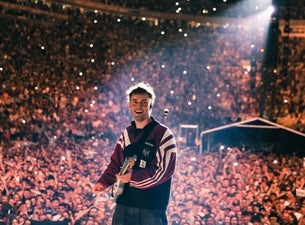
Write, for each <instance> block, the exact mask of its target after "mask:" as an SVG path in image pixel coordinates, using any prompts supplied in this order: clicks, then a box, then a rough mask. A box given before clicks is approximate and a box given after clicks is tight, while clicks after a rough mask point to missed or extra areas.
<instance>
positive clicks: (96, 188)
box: [93, 183, 107, 194]
mask: <svg viewBox="0 0 305 225" xmlns="http://www.w3.org/2000/svg"><path fill="white" fill-rule="evenodd" d="M106 188H107V187H106V186H104V185H102V184H101V183H96V184H95V185H94V187H93V192H94V193H96V194H97V193H100V192H102V191H104V190H106Z"/></svg>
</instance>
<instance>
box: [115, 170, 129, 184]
mask: <svg viewBox="0 0 305 225" xmlns="http://www.w3.org/2000/svg"><path fill="white" fill-rule="evenodd" d="M131 174H132V170H129V171H128V172H127V173H125V174H124V175H120V174H117V175H116V179H118V180H120V181H121V182H122V183H129V182H130V179H131Z"/></svg>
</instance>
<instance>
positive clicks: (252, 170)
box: [0, 141, 305, 225]
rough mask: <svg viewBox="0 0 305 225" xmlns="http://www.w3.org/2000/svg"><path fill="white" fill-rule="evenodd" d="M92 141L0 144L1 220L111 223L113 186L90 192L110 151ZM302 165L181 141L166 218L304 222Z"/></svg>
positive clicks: (295, 159)
mask: <svg viewBox="0 0 305 225" xmlns="http://www.w3.org/2000/svg"><path fill="white" fill-rule="evenodd" d="M97 142H98V144H97V146H98V151H96V152H95V151H91V152H90V151H84V150H88V149H89V148H90V145H88V143H87V145H86V143H84V144H83V145H82V148H81V149H73V150H67V149H65V148H63V147H62V146H60V145H58V146H56V147H54V148H49V149H45V148H44V147H42V146H38V145H35V144H34V143H31V142H27V141H16V142H12V143H11V145H10V146H6V147H1V158H0V168H1V170H0V171H1V186H0V188H1V192H0V199H1V203H0V208H1V217H0V219H1V221H0V222H1V224H16V225H17V224H42V223H44V224H45V223H47V224H48V223H49V224H55V223H56V224H69V225H73V224H96V225H98V224H101V225H106V224H111V223H110V222H111V214H112V210H113V207H114V203H113V201H112V199H111V197H110V196H111V194H110V193H111V189H109V193H108V194H103V195H97V196H95V195H94V194H93V192H92V187H93V185H94V184H95V182H96V180H97V179H98V177H99V176H100V174H101V172H102V171H103V170H104V169H105V167H106V165H107V160H108V159H109V157H110V154H111V146H109V145H105V144H104V143H100V142H99V141H97ZM2 146H4V144H3V145H2ZM304 168H305V167H304V161H303V159H302V158H300V157H296V156H293V155H289V156H283V155H282V156H277V155H275V154H272V153H269V154H268V155H266V154H263V153H252V152H251V151H245V150H243V151H241V150H239V149H237V148H229V149H226V150H225V151H224V150H222V151H221V150H220V151H219V152H205V154H198V153H196V152H195V151H194V150H191V149H188V148H180V150H179V163H178V168H177V172H176V173H175V175H174V179H173V188H172V193H171V201H170V205H169V208H168V217H169V221H170V223H169V224H184V225H186V224H210V225H215V224H217V225H220V224H228V225H231V224H245V225H246V224H247V225H249V224H262V225H273V224H280V225H282V224H285V225H286V224H287V225H288V224H289V225H297V224H299V225H301V224H304V219H305V195H304V190H303V189H304V185H305V178H304V177H305V176H304V175H305V169H304Z"/></svg>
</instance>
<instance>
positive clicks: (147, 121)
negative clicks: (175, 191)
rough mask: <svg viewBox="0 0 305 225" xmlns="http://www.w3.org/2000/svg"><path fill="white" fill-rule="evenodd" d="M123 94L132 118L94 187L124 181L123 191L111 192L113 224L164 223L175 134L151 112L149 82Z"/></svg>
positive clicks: (95, 189) (102, 186)
mask: <svg viewBox="0 0 305 225" xmlns="http://www.w3.org/2000/svg"><path fill="white" fill-rule="evenodd" d="M126 94H127V99H128V107H129V110H130V113H131V115H132V117H133V119H134V121H132V122H131V125H129V126H128V127H126V128H125V130H124V131H123V133H122V135H121V136H120V138H119V140H118V142H117V144H116V146H115V149H114V152H113V154H112V156H111V161H110V163H109V165H108V167H107V169H106V170H105V171H104V173H103V174H102V176H101V177H100V178H99V180H98V181H97V183H96V185H95V186H94V191H95V192H101V191H104V190H106V189H107V188H108V187H110V186H112V185H113V184H114V183H116V184H118V185H116V187H117V186H119V187H120V186H121V184H123V191H122V193H120V192H118V193H119V194H117V195H115V196H114V197H115V199H116V203H117V204H116V208H115V212H114V215H113V219H112V224H113V225H166V224H167V223H168V222H167V218H166V209H167V206H168V201H169V198H170V189H171V178H172V175H173V173H174V170H175V167H176V154H177V147H176V141H175V137H174V136H173V134H172V132H171V131H170V130H169V128H167V127H166V126H164V125H162V124H160V123H159V122H158V121H156V120H155V119H154V118H153V117H152V116H151V112H152V107H153V104H154V101H155V94H154V91H153V88H152V87H151V86H150V85H148V84H145V83H139V84H137V85H135V86H133V87H131V88H129V89H128V90H127V92H126ZM128 159H129V160H128ZM124 161H125V163H124ZM126 165H127V166H126ZM123 168H125V169H126V168H127V169H126V173H122V174H121V172H120V171H122V170H123ZM124 172H125V171H124ZM116 189H117V188H115V190H116Z"/></svg>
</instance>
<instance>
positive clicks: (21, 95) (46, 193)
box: [0, 9, 305, 225]
mask: <svg viewBox="0 0 305 225" xmlns="http://www.w3.org/2000/svg"><path fill="white" fill-rule="evenodd" d="M71 12H72V13H71ZM69 13H70V15H71V16H70V19H69V20H68V21H60V20H59V21H58V20H52V22H53V25H52V26H44V25H43V24H41V25H40V26H39V25H37V24H32V23H31V22H24V21H21V20H18V19H16V20H11V19H3V20H2V19H1V20H0V25H1V27H2V28H3V29H2V31H1V33H0V56H1V58H0V84H1V88H0V124H1V125H0V140H1V145H0V146H1V147H0V148H1V149H0V150H1V154H0V155H1V159H0V173H1V176H0V177H1V181H0V186H1V196H0V197H1V198H0V200H1V203H0V209H1V208H2V210H1V215H0V223H2V224H3V223H9V224H13V223H14V224H30V223H31V224H36V223H37V224H39V223H41V222H42V221H44V222H46V221H49V222H50V223H51V222H52V223H55V222H59V221H60V222H61V223H66V224H70V225H72V224H81V225H83V224H91V225H93V224H94V225H97V224H109V223H110V220H111V212H112V209H113V202H112V200H111V199H110V198H109V196H94V195H92V192H91V189H92V185H93V183H94V182H95V181H96V179H97V178H98V177H99V176H100V173H101V172H102V171H103V170H104V169H105V166H106V165H107V162H106V160H107V159H108V158H109V155H110V154H111V150H112V146H113V144H114V142H115V141H116V137H117V136H118V134H119V133H120V132H121V130H122V128H123V127H124V126H125V125H126V124H127V123H129V120H130V118H129V116H128V115H129V114H128V112H127V111H125V109H126V108H127V107H124V106H122V105H124V104H126V98H125V95H124V93H122V90H126V87H128V86H130V84H132V83H133V82H135V81H143V80H144V81H147V82H149V83H151V84H152V86H154V87H155V91H156V94H157V104H156V107H155V109H154V111H153V115H154V116H155V117H156V119H158V120H160V121H161V122H166V123H167V125H168V126H170V127H171V128H172V129H173V131H174V133H175V134H177V135H178V130H179V124H180V123H183V124H188V123H189V124H199V125H200V129H201V130H203V129H208V128H212V127H215V126H217V125H222V124H225V123H228V122H231V121H234V120H236V118H240V119H244V118H247V117H253V116H258V115H260V111H261V108H263V109H264V115H271V117H272V118H287V117H289V118H290V120H291V121H292V120H294V121H295V124H292V126H295V127H296V128H298V130H300V131H304V124H305V123H304V119H305V118H304V115H303V114H304V113H303V111H304V99H305V98H304V92H303V88H304V86H305V84H304V79H303V78H302V76H301V74H302V70H303V66H302V65H301V66H299V67H298V68H295V71H296V72H295V74H296V76H295V79H296V80H293V81H292V82H291V83H289V84H288V88H287V89H282V87H281V86H280V85H279V86H276V87H277V88H278V89H277V90H278V92H276V93H275V94H276V96H272V97H274V99H275V100H276V101H277V107H274V108H271V105H270V104H269V103H270V99H269V98H271V96H269V95H268V94H269V93H265V92H264V90H262V85H261V83H262V82H263V81H262V80H261V78H260V77H261V76H260V73H261V62H262V60H263V52H264V51H263V50H264V35H265V34H266V30H264V29H257V28H255V29H253V28H251V27H247V26H234V25H228V26H221V27H219V26H215V25H212V24H210V25H205V26H200V27H194V26H187V25H186V24H184V23H180V22H175V21H159V23H158V24H155V23H154V22H155V21H143V20H141V19H138V18H129V17H126V16H115V15H109V14H103V13H96V12H92V11H85V12H82V11H81V10H77V9H75V11H73V10H72V9H70V11H69ZM294 41H295V43H298V44H294V45H293V50H294V51H293V52H294V54H293V57H294V59H296V60H298V61H301V60H302V57H303V55H304V54H302V53H303V52H304V48H305V47H304V46H305V45H304V40H302V39H295V40H294ZM253 62H255V64H256V66H257V71H256V74H254V75H253V74H251V73H250V72H251V71H250V70H249V66H250V65H253V64H252V63H253ZM277 79H278V80H277V81H276V84H278V83H280V81H279V80H280V79H281V78H280V77H278V78H277ZM253 80H254V85H250V83H251V82H253ZM250 81H251V82H250ZM283 96H285V97H287V98H288V99H289V101H288V102H285V103H284V104H283V103H281V102H280V101H281V100H282V98H283ZM264 98H266V99H264ZM165 108H168V109H169V115H168V118H167V119H166V121H165V120H164V118H163V110H164V109H165ZM234 150H235V155H236V158H233V159H232V157H226V155H228V156H229V155H232V154H229V152H231V150H228V151H227V152H214V153H212V152H206V153H205V154H203V155H197V153H196V152H194V151H192V150H188V149H184V148H181V149H180V153H179V154H180V156H179V157H180V158H179V164H178V170H177V171H178V172H177V173H176V174H175V178H174V187H173V191H172V200H171V203H170V204H171V205H170V207H169V210H168V215H169V218H170V221H171V222H172V224H209V225H212V224H216V223H217V224H221V223H222V224H224V223H227V224H233V223H234V224H248V222H247V220H249V221H251V223H253V224H254V223H256V224H266V225H269V224H270V225H273V224H274V225H275V224H277V223H278V224H292V222H293V223H295V224H296V223H297V222H298V223H299V224H302V223H304V218H303V216H302V215H304V210H305V209H304V208H305V207H303V206H305V201H304V204H303V198H302V197H304V196H301V195H302V194H300V192H301V193H302V191H300V190H302V188H304V178H303V177H304V168H303V160H302V159H301V158H298V157H293V156H289V157H288V156H276V155H273V154H270V155H268V156H265V155H262V153H261V154H259V153H255V154H254V153H251V151H238V150H237V149H236V148H234ZM291 221H292V222H291Z"/></svg>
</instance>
